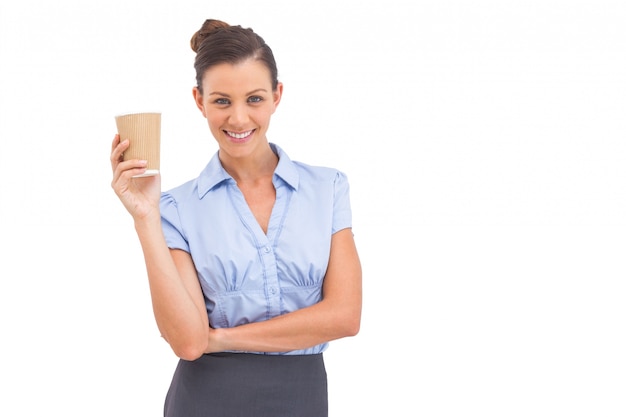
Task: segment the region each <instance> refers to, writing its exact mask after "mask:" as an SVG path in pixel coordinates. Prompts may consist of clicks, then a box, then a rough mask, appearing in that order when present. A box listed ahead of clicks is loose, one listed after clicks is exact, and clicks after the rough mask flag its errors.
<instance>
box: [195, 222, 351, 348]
mask: <svg viewBox="0 0 626 417" xmlns="http://www.w3.org/2000/svg"><path fill="white" fill-rule="evenodd" d="M322 291H323V295H322V300H321V301H320V302H319V303H317V304H315V305H312V306H309V307H306V308H303V309H300V310H297V311H294V312H291V313H287V314H284V315H282V316H278V317H275V318H272V319H270V320H267V321H263V322H257V323H250V324H245V325H241V326H237V327H233V328H223V329H211V331H210V332H209V334H208V340H209V343H208V347H207V350H206V353H211V352H219V351H224V350H235V351H254V352H286V351H291V350H299V349H306V348H309V347H311V346H315V345H318V344H321V343H325V342H329V341H331V340H335V339H340V338H343V337H348V336H354V335H356V334H357V333H358V332H359V329H360V323H361V303H362V284H361V263H360V260H359V256H358V253H357V250H356V245H355V243H354V238H353V235H352V229H343V230H340V231H339V232H337V233H335V234H334V235H333V237H332V241H331V250H330V259H329V264H328V269H327V272H326V276H325V278H324V284H323V288H322Z"/></svg>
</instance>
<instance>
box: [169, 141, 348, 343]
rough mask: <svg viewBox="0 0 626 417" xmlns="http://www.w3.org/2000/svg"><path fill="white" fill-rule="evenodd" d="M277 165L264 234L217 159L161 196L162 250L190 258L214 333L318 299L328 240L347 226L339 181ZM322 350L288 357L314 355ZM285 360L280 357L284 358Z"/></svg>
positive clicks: (306, 168)
mask: <svg viewBox="0 0 626 417" xmlns="http://www.w3.org/2000/svg"><path fill="white" fill-rule="evenodd" d="M270 146H271V148H272V150H273V151H274V153H276V154H277V156H278V158H279V161H278V165H277V167H276V170H275V171H274V178H273V183H274V188H275V189H276V201H275V203H274V207H273V209H272V214H271V217H270V220H269V226H268V229H267V234H265V233H264V232H263V230H262V229H261V227H260V226H259V224H258V222H257V221H256V219H255V217H254V215H253V214H252V211H251V210H250V208H249V207H248V205H247V203H246V201H245V199H244V196H243V194H242V193H241V191H240V190H239V188H238V187H237V183H236V182H235V180H234V179H233V178H232V177H231V176H230V175H229V174H228V173H227V172H226V171H225V170H224V168H223V167H222V164H221V163H220V160H219V157H218V153H216V154H215V155H214V156H213V158H212V159H211V161H210V162H209V163H208V165H207V166H206V168H204V170H203V171H202V172H201V174H200V176H199V177H198V178H196V179H194V180H191V181H188V182H186V183H184V184H182V185H180V186H178V187H176V188H174V189H171V190H169V191H166V192H163V193H162V195H161V203H160V205H161V220H162V221H161V223H162V227H163V233H164V234H165V240H166V242H167V245H168V246H169V247H170V248H172V249H181V250H184V251H186V252H188V253H190V254H191V257H192V259H193V262H194V264H195V267H196V271H197V272H198V278H199V280H200V284H201V286H202V291H203V294H204V299H205V302H206V308H207V313H208V316H209V323H210V324H211V326H212V327H214V328H224V327H234V326H238V325H242V324H246V323H251V322H259V321H264V320H268V319H271V318H272V317H276V316H279V315H281V314H285V313H288V312H291V311H294V310H298V309H300V308H303V307H307V306H310V305H313V304H315V303H317V302H318V301H320V300H321V298H322V284H323V281H324V276H325V274H326V268H327V266H328V259H329V255H330V241H331V236H332V234H333V233H335V232H337V231H339V230H341V229H344V228H347V227H351V226H352V212H351V208H350V197H349V185H348V180H347V177H346V175H345V174H344V173H342V172H340V171H338V170H336V169H332V168H326V167H314V166H310V165H306V164H303V163H300V162H295V161H291V160H290V159H289V157H288V156H287V154H286V153H285V152H284V151H283V150H282V149H281V148H280V147H278V146H277V145H275V144H270ZM327 345H328V344H327V343H323V344H320V345H317V346H313V347H310V348H308V349H303V350H297V351H291V352H287V353H286V354H292V355H296V354H315V353H320V352H323V351H324V350H326V348H327ZM283 354H284V353H283Z"/></svg>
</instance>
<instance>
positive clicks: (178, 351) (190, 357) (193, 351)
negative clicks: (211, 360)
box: [172, 344, 204, 361]
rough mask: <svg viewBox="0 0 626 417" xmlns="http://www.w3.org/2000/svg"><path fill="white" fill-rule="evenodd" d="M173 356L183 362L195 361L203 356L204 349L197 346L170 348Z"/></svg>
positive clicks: (187, 345)
mask: <svg viewBox="0 0 626 417" xmlns="http://www.w3.org/2000/svg"><path fill="white" fill-rule="evenodd" d="M172 350H173V351H174V354H175V355H176V356H178V357H179V358H180V359H183V360H185V361H195V360H196V359H198V358H200V357H201V356H202V355H204V347H202V346H200V345H198V344H185V345H181V346H172Z"/></svg>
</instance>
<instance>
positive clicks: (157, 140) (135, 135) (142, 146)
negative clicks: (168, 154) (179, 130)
mask: <svg viewBox="0 0 626 417" xmlns="http://www.w3.org/2000/svg"><path fill="white" fill-rule="evenodd" d="M115 124H116V125H117V133H119V135H120V142H122V141H124V140H126V139H128V141H129V143H130V145H129V146H128V148H127V149H126V150H125V151H124V155H123V159H124V161H128V160H130V159H142V160H146V161H148V165H147V167H146V172H145V173H143V174H141V175H135V176H134V178H137V177H149V176H152V175H156V174H158V173H159V169H160V163H161V113H124V114H119V115H117V116H115Z"/></svg>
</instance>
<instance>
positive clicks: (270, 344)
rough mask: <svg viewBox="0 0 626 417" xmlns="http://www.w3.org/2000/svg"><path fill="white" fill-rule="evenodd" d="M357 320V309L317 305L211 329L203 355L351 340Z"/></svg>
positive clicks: (279, 348) (272, 349) (327, 303)
mask: <svg viewBox="0 0 626 417" xmlns="http://www.w3.org/2000/svg"><path fill="white" fill-rule="evenodd" d="M360 317H361V309H360V303H358V305H356V304H353V305H343V306H340V305H335V303H333V302H331V301H321V302H319V303H318V304H315V305H313V306H310V307H307V308H303V309H301V310H297V311H294V312H291V313H288V314H284V315H282V316H278V317H275V318H273V319H270V320H267V321H263V322H258V323H249V324H245V325H241V326H237V327H233V328H226V329H215V330H212V333H211V335H210V337H209V340H210V342H209V347H208V351H207V353H210V352H215V351H223V350H236V351H253V352H287V351H291V350H299V349H306V348H309V347H312V346H315V345H318V344H321V343H325V342H329V341H331V340H335V339H340V338H343V337H348V336H354V335H356V334H357V333H358V331H359V325H360Z"/></svg>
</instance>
